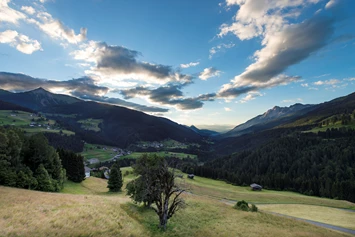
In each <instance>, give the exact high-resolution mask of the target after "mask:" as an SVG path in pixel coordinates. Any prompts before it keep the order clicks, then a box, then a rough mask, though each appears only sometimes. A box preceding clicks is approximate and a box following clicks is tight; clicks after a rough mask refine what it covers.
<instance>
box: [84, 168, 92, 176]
mask: <svg viewBox="0 0 355 237" xmlns="http://www.w3.org/2000/svg"><path fill="white" fill-rule="evenodd" d="M84 168H85V178H89V177H90V171H91V169H90V168H89V167H87V166H85V167H84Z"/></svg>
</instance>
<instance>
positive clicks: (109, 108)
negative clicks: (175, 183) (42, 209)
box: [0, 88, 201, 147]
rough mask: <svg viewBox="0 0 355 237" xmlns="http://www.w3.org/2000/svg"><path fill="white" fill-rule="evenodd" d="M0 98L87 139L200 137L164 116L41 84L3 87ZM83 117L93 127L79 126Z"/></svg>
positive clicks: (123, 142) (118, 141) (121, 141)
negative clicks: (44, 115) (14, 90)
mask: <svg viewBox="0 0 355 237" xmlns="http://www.w3.org/2000/svg"><path fill="white" fill-rule="evenodd" d="M0 99H2V100H4V101H7V102H8V103H13V104H17V105H19V106H21V107H26V108H29V109H33V110H36V111H39V112H43V113H48V115H47V117H49V118H52V119H55V120H57V121H58V122H60V123H61V124H62V125H63V126H66V128H67V129H69V130H72V131H73V132H75V133H76V134H77V135H79V136H81V137H82V139H84V140H86V141H89V142H90V143H97V144H108V145H116V146H121V147H126V146H129V145H130V144H134V143H136V142H138V141H162V140H164V139H169V138H170V139H174V140H177V141H180V142H199V141H200V140H201V135H200V134H198V133H196V132H194V131H192V130H191V129H189V128H187V127H185V126H183V125H180V124H177V123H175V122H173V121H171V120H169V119H166V118H162V117H155V116H151V115H148V114H145V113H143V112H139V111H135V110H131V109H128V108H125V107H120V106H114V105H109V104H102V103H97V102H93V101H82V100H79V99H77V98H74V97H71V96H67V95H59V94H53V93H51V92H48V91H46V90H44V89H43V88H38V89H36V90H33V91H28V92H22V93H11V92H6V91H3V92H2V93H0ZM86 121H97V124H96V128H95V129H87V128H86V127H85V126H83V122H86Z"/></svg>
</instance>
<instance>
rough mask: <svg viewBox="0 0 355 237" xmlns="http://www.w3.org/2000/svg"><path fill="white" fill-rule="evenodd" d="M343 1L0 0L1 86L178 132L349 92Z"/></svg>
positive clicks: (348, 27)
mask: <svg viewBox="0 0 355 237" xmlns="http://www.w3.org/2000/svg"><path fill="white" fill-rule="evenodd" d="M353 9H355V1H352V0H282V1H279V0H225V1H222V0H219V1H215V0H210V1H202V0H194V1H191V0H180V1H162V0H155V1H143V0H135V1H133V0H132V1H121V0H120V1H114V0H75V1H72V0H34V1H29V0H0V65H1V66H0V71H1V72H2V73H1V74H0V87H1V88H3V89H7V90H10V91H25V90H31V89H34V88H37V87H39V86H41V87H43V88H45V89H47V90H49V91H52V92H55V93H65V94H69V95H72V96H76V97H79V98H82V99H90V100H96V101H100V102H105V103H113V104H117V105H121V106H126V107H129V108H132V109H137V110H141V111H144V112H146V113H149V114H153V115H158V116H164V117H167V118H170V119H172V120H174V121H176V122H179V123H182V124H186V125H192V124H194V125H200V127H204V126H202V125H206V126H207V125H227V126H230V127H233V126H235V125H237V124H240V123H242V122H245V121H246V120H248V119H250V118H252V117H254V116H256V115H258V114H261V113H263V112H265V111H266V110H268V109H270V108H272V107H273V106H275V105H278V106H289V105H291V104H294V103H305V104H312V103H320V102H324V101H327V100H331V99H333V98H336V97H339V96H343V95H347V94H349V93H352V92H354V82H355V75H354V74H355V63H354V62H355V14H354V13H353Z"/></svg>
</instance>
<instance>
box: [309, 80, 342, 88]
mask: <svg viewBox="0 0 355 237" xmlns="http://www.w3.org/2000/svg"><path fill="white" fill-rule="evenodd" d="M339 83H340V81H339V80H338V79H331V80H325V81H316V82H314V83H313V84H314V85H316V86H322V85H335V84H339Z"/></svg>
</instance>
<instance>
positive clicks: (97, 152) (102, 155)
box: [81, 144, 197, 161]
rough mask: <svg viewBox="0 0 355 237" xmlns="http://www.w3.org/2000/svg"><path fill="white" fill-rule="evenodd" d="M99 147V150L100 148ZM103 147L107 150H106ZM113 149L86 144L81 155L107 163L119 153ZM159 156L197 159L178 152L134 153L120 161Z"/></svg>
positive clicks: (122, 157)
mask: <svg viewBox="0 0 355 237" xmlns="http://www.w3.org/2000/svg"><path fill="white" fill-rule="evenodd" d="M98 147H99V148H98ZM103 147H106V148H107V149H106V150H104V149H103ZM112 148H113V147H109V146H102V145H95V144H85V146H84V151H83V152H81V155H82V156H84V157H85V158H86V159H87V160H88V159H92V158H97V159H99V160H100V161H106V160H109V159H111V158H113V157H114V156H115V155H116V154H117V153H115V152H113V151H112ZM145 153H148V154H157V155H158V156H164V157H165V156H169V157H177V158H180V159H183V158H187V157H190V158H192V159H195V158H196V157H197V156H196V155H191V154H185V153H176V152H165V151H160V152H133V153H131V154H129V155H125V156H121V157H120V159H124V158H129V159H137V158H138V157H140V156H142V155H143V154H145Z"/></svg>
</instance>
